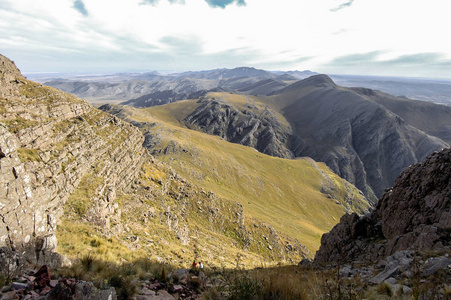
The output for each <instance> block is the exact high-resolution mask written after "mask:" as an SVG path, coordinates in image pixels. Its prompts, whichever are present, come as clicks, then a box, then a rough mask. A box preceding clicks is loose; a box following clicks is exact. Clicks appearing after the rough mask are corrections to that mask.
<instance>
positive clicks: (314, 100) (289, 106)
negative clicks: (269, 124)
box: [263, 75, 447, 199]
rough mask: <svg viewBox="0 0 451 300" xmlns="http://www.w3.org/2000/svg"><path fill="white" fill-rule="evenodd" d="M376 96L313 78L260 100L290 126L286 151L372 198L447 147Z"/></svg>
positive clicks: (319, 78)
mask: <svg viewBox="0 0 451 300" xmlns="http://www.w3.org/2000/svg"><path fill="white" fill-rule="evenodd" d="M375 98H377V95H375V96H374V97H373V99H372V100H370V99H368V98H367V96H366V95H362V90H358V89H357V90H353V89H347V88H342V87H339V86H337V85H335V83H334V82H333V81H332V80H331V79H330V78H329V77H327V76H326V75H317V76H312V77H310V78H308V79H305V80H302V81H299V82H297V83H295V84H292V85H290V86H288V87H286V88H285V89H282V90H280V91H278V92H277V95H274V96H273V97H271V98H267V99H265V100H263V101H266V103H268V104H270V105H271V106H272V107H274V108H275V109H277V110H278V111H279V112H280V113H281V114H282V115H284V116H285V118H286V119H287V121H288V122H289V124H290V125H291V127H292V130H293V139H292V143H291V148H290V149H291V150H292V152H293V153H294V155H295V156H309V157H312V158H313V159H315V160H317V161H323V162H325V163H326V164H327V165H328V166H329V167H330V168H331V169H332V170H333V171H334V172H336V173H337V174H339V175H340V176H341V177H343V178H345V179H347V180H349V181H350V182H352V183H354V184H355V185H356V186H357V187H358V188H359V189H360V190H362V191H363V192H364V193H365V195H367V196H370V197H371V195H372V194H373V193H374V194H375V195H376V196H380V195H382V193H383V191H384V189H386V188H387V187H390V186H391V185H392V184H393V182H394V180H395V178H396V176H397V175H398V174H400V173H401V171H402V170H404V169H405V168H406V167H408V166H409V165H411V164H413V163H416V162H418V161H421V160H423V159H424V158H425V157H426V156H427V155H428V154H430V153H431V152H433V151H435V150H440V149H442V148H444V147H446V146H447V144H446V143H445V142H443V141H442V140H440V139H439V138H436V137H432V136H430V135H427V134H425V133H424V132H422V131H420V130H419V129H417V128H415V127H412V126H410V125H409V124H408V123H406V122H405V121H404V120H403V119H402V118H401V117H399V116H398V115H396V114H394V113H392V112H391V111H389V110H388V109H386V108H385V107H384V106H383V105H380V104H378V103H376V100H375ZM427 117H428V116H427V115H423V118H425V119H426V118H427ZM373 199H374V198H373Z"/></svg>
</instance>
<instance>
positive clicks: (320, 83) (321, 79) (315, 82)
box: [301, 74, 337, 87]
mask: <svg viewBox="0 0 451 300" xmlns="http://www.w3.org/2000/svg"><path fill="white" fill-rule="evenodd" d="M301 83H302V85H303V86H316V87H336V86H337V85H336V84H335V82H334V81H333V80H332V79H331V78H330V77H329V76H327V75H325V74H319V75H313V76H310V77H308V78H306V79H304V80H302V81H301Z"/></svg>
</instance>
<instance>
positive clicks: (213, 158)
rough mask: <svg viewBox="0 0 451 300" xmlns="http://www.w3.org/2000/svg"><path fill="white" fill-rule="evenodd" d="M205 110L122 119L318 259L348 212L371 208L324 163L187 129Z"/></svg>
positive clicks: (188, 105) (190, 174) (183, 106)
mask: <svg viewBox="0 0 451 300" xmlns="http://www.w3.org/2000/svg"><path fill="white" fill-rule="evenodd" d="M225 97H228V98H229V99H231V100H232V101H233V102H234V104H236V105H245V104H246V103H248V102H249V98H248V97H247V96H237V95H233V96H231V95H225ZM197 105H198V103H197V102H196V100H187V101H180V102H176V103H172V104H169V105H164V106H159V107H152V108H147V109H142V110H138V109H132V108H123V109H122V110H121V112H117V115H118V116H121V117H123V118H126V119H128V120H135V121H138V122H141V123H140V125H139V126H140V127H141V129H142V130H143V132H144V133H145V134H146V141H147V142H146V143H147V146H148V148H149V150H150V151H151V152H152V154H153V155H154V156H156V157H158V159H159V160H161V161H164V162H166V163H168V164H169V165H170V166H171V167H173V168H174V169H175V171H176V172H177V173H179V174H182V175H183V176H184V177H186V178H190V179H191V180H194V181H195V182H196V184H198V185H199V186H201V187H203V188H204V189H205V190H206V191H212V192H213V193H215V194H217V195H219V196H220V197H223V198H226V199H230V200H234V201H237V202H239V203H240V204H241V205H242V206H243V209H244V214H245V217H246V218H257V219H259V220H262V221H263V222H266V223H268V224H271V226H273V227H274V228H275V229H276V230H278V231H280V232H282V233H284V234H287V235H288V236H291V237H293V238H296V239H298V240H299V241H300V243H301V244H303V245H305V246H306V247H307V248H308V249H309V250H310V251H312V252H314V251H315V250H316V249H317V248H318V247H319V242H320V237H321V235H322V234H323V233H324V232H327V231H329V230H330V229H331V228H332V227H333V226H334V225H335V224H336V223H337V222H338V220H339V218H340V217H341V215H343V214H344V212H345V211H350V210H355V211H358V212H364V211H366V210H367V209H368V208H369V205H368V203H367V202H366V201H365V200H364V198H363V196H361V194H360V193H359V191H358V190H357V189H355V188H354V187H352V186H351V185H349V184H348V183H347V182H345V181H343V180H342V179H341V178H339V177H338V176H336V175H335V174H333V173H332V172H331V171H330V170H329V169H328V168H327V167H326V166H325V165H323V164H318V163H316V162H314V161H313V160H311V159H304V158H300V159H296V160H287V159H280V158H275V157H271V156H267V155H264V154H261V153H259V152H258V151H256V150H255V149H253V148H250V147H245V146H242V145H238V144H232V143H228V142H226V141H224V140H222V139H220V138H219V137H216V136H212V135H207V134H204V133H201V132H198V131H193V130H189V129H186V128H184V127H183V125H181V121H182V120H183V119H184V118H185V117H186V116H187V114H189V113H190V111H192V110H193V109H194V108H196V106H197Z"/></svg>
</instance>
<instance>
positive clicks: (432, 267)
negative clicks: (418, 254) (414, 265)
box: [421, 256, 451, 277]
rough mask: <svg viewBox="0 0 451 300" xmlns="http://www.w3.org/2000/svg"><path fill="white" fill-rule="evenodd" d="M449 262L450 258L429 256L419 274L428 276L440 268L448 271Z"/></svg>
mask: <svg viewBox="0 0 451 300" xmlns="http://www.w3.org/2000/svg"><path fill="white" fill-rule="evenodd" d="M450 264H451V260H450V259H449V258H447V257H445V256H440V257H431V258H429V259H427V260H426V262H425V263H424V266H423V268H422V271H421V276H423V277H429V276H431V275H434V274H435V273H437V272H438V271H440V270H444V271H446V272H448V266H449V265H450Z"/></svg>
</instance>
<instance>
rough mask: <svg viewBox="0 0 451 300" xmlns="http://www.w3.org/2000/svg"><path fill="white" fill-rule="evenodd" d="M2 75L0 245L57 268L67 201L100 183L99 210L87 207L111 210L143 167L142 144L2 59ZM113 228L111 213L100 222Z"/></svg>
mask: <svg viewBox="0 0 451 300" xmlns="http://www.w3.org/2000/svg"><path fill="white" fill-rule="evenodd" d="M0 70H1V71H0V72H1V73H0V76H1V77H0V80H1V89H0V165H1V169H0V186H1V187H2V188H1V189H0V199H1V203H0V219H1V223H0V246H1V247H7V248H8V249H11V250H13V251H18V253H21V252H22V251H25V254H26V257H25V258H24V259H26V260H29V261H37V262H38V263H43V262H44V263H55V264H57V263H58V256H57V255H56V254H55V255H54V254H52V252H53V251H54V250H56V237H55V230H56V225H57V223H58V221H59V219H60V217H61V216H62V214H63V209H62V208H63V205H64V204H65V203H66V202H67V201H68V198H69V196H70V195H71V194H72V193H73V192H74V191H75V190H76V189H77V187H78V186H79V185H80V183H81V182H83V181H89V180H91V179H95V185H94V186H93V191H92V192H93V193H92V195H90V196H91V197H95V198H96V203H95V204H93V207H91V208H89V207H88V208H89V209H90V210H91V209H93V210H95V209H97V208H98V207H102V208H104V209H105V210H108V209H109V208H110V207H111V206H113V205H114V198H111V197H110V196H109V195H110V194H111V193H115V191H117V190H121V189H122V188H124V187H126V186H127V185H129V183H130V182H131V181H133V180H134V179H135V178H136V176H137V174H138V172H137V170H139V169H140V167H141V165H142V164H143V160H144V157H145V153H146V151H145V150H144V149H142V147H141V144H142V139H143V138H142V135H141V134H140V132H139V131H138V130H137V129H136V128H134V127H133V126H131V125H130V124H128V123H125V122H123V121H121V120H119V119H118V118H115V117H112V116H110V115H107V114H105V113H102V112H101V111H98V110H95V109H93V108H92V107H91V106H90V105H89V104H88V103H86V102H85V101H83V100H81V99H78V98H76V97H74V96H72V95H69V94H65V93H62V92H60V91H58V90H55V89H52V88H48V87H44V86H41V85H40V84H37V83H34V82H31V81H28V80H26V79H25V78H24V77H23V76H22V75H21V74H20V71H19V70H18V69H17V68H16V66H15V65H14V64H13V63H12V62H11V61H10V60H9V59H7V58H5V57H3V56H0ZM113 141H114V143H113ZM92 169H95V170H96V172H95V174H93V173H92V172H91V170H92ZM88 208H87V209H86V211H85V212H86V213H87V214H88V215H91V216H94V213H90V212H88ZM101 215H102V214H101ZM108 222H109V218H108V216H107V215H105V214H103V215H102V218H101V219H99V220H98V223H99V225H102V226H105V225H107V224H108ZM46 254H47V256H46ZM42 260H44V261H43V262H42Z"/></svg>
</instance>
